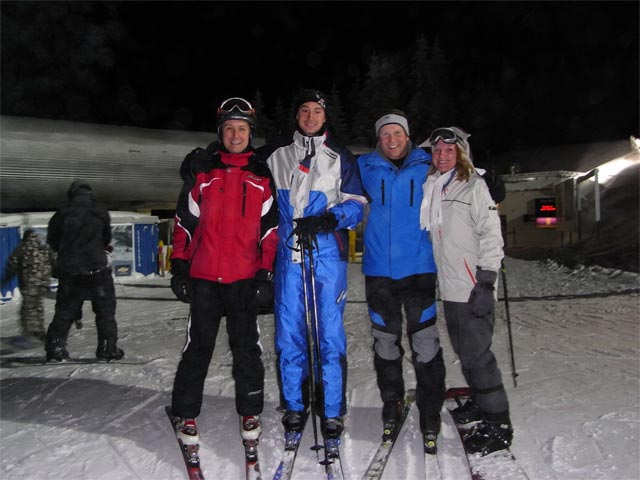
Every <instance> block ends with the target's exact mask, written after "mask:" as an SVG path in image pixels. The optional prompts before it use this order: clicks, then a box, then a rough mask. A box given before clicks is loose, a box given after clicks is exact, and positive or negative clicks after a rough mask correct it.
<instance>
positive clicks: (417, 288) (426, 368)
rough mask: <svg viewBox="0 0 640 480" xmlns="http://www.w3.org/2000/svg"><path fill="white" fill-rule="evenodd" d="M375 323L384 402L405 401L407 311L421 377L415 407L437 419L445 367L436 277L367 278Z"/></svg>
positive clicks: (414, 359)
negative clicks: (439, 327)
mask: <svg viewBox="0 0 640 480" xmlns="http://www.w3.org/2000/svg"><path fill="white" fill-rule="evenodd" d="M365 295H366V299H367V304H368V306H369V315H370V318H371V327H372V328H371V333H372V335H373V350H374V356H373V362H374V366H375V369H376V376H377V381H378V388H379V390H380V397H381V399H382V401H383V402H384V401H387V400H398V399H402V398H403V396H404V393H405V385H404V379H403V376H402V369H403V365H402V358H403V356H404V349H403V348H402V331H403V325H402V324H403V314H402V313H403V309H404V315H405V317H406V322H407V327H406V328H407V337H408V339H409V347H410V348H411V352H412V355H411V362H412V364H413V367H414V369H415V373H416V382H417V387H416V404H417V406H418V409H419V410H420V414H421V415H422V416H430V415H436V414H438V413H439V412H440V409H441V408H442V404H443V403H444V390H445V383H444V381H445V373H446V371H445V366H444V361H443V358H442V349H441V348H440V338H439V335H438V329H437V327H436V318H437V316H436V298H435V297H436V274H435V273H422V274H418V275H411V276H408V277H404V278H401V279H398V280H394V279H391V278H389V277H372V276H367V277H365Z"/></svg>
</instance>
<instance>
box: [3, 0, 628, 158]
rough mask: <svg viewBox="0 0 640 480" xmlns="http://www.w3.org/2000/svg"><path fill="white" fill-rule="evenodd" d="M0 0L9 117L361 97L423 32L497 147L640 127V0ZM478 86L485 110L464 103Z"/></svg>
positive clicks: (175, 116) (144, 120) (208, 120)
mask: <svg viewBox="0 0 640 480" xmlns="http://www.w3.org/2000/svg"><path fill="white" fill-rule="evenodd" d="M353 10H355V12H354V11H353ZM0 13H1V14H2V19H1V21H2V25H1V27H2V30H1V35H2V37H1V41H0V50H1V52H0V53H1V62H2V63H1V81H2V83H1V85H0V88H1V103H0V107H1V111H2V114H5V115H25V116H35V117H43V118H58V119H68V120H77V121H89V122H98V123H110V124H120V125H133V126H140V127H149V128H173V129H185V130H203V131H204V130H211V128H212V124H213V121H214V112H215V108H216V106H217V105H218V104H219V102H220V101H221V100H222V99H224V98H226V97H229V96H245V97H247V98H250V99H253V98H254V96H255V93H256V91H257V90H260V91H261V93H262V95H263V100H264V104H265V107H266V109H267V110H268V109H270V108H273V107H274V104H275V102H276V99H277V98H280V99H281V100H282V101H284V102H289V100H290V98H291V95H292V94H293V92H294V91H295V90H296V89H298V88H299V87H313V88H319V89H322V90H324V91H330V90H331V88H332V86H333V85H335V86H336V87H337V89H338V91H339V92H340V93H341V95H348V93H347V92H350V91H352V90H353V86H354V79H355V78H360V79H361V80H362V79H363V77H364V75H365V74H366V72H367V65H368V60H369V58H370V55H371V54H372V53H377V54H384V53H394V52H401V51H406V50H407V49H411V48H413V47H415V44H416V38H417V36H418V34H420V33H422V34H424V35H425V37H426V38H427V40H428V41H429V42H434V41H435V40H437V41H438V42H439V43H440V45H441V47H442V50H443V51H444V53H445V56H446V59H447V62H448V65H449V69H450V72H449V75H450V81H451V86H452V90H453V92H454V94H455V96H456V98H457V100H458V103H459V105H460V110H461V111H460V121H459V122H457V124H459V125H461V126H463V127H465V128H466V129H467V130H469V131H471V132H472V134H473V132H474V131H482V132H483V135H485V136H486V137H487V138H486V139H485V141H484V144H485V145H486V146H487V148H490V149H491V150H492V151H494V152H500V151H508V150H510V149H524V148H534V147H540V146H550V145H559V144H564V143H584V142H593V141H599V140H620V139H625V138H628V136H629V135H631V134H634V135H638V133H639V132H638V130H639V113H638V112H639V95H638V90H639V87H638V86H639V84H640V80H639V56H640V55H639V48H638V45H639V18H640V17H639V2H637V1H633V2H616V1H611V2H606V3H605V2H446V3H443V2H400V1H397V2H309V3H308V2H11V1H2V2H1V3H0ZM506 83H508V84H509V85H511V87H510V88H511V93H510V94H509V96H507V95H506V94H504V92H503V91H501V88H503V86H504V85H505V84H506ZM514 88H515V90H514ZM514 91H515V92H516V93H517V94H516V95H515V96H514V93H513V92H514ZM478 92H482V93H483V94H486V97H487V102H486V105H485V106H484V107H483V108H484V111H477V110H476V111H470V110H468V109H465V102H466V100H467V99H469V98H472V96H474V95H475V96H477V95H478ZM469 103H471V102H469ZM514 103H517V104H518V105H517V110H518V112H520V113H519V114H518V115H519V116H518V117H517V118H516V115H515V113H514V111H515V110H516V109H515V105H514ZM404 107H405V106H403V105H398V108H401V109H404ZM476 109H477V107H476ZM522 112H524V114H523V113H522ZM505 126H509V128H508V133H505ZM425 133H426V132H425ZM418 136H424V135H418ZM414 138H415V136H414ZM417 140H419V138H417Z"/></svg>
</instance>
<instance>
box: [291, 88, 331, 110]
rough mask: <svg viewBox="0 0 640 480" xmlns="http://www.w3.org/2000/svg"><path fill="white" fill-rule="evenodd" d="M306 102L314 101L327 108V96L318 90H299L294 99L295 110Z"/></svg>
mask: <svg viewBox="0 0 640 480" xmlns="http://www.w3.org/2000/svg"><path fill="white" fill-rule="evenodd" d="M307 102H316V103H317V104H319V105H320V106H321V107H322V108H324V109H325V110H326V109H327V97H326V95H325V94H324V93H322V92H321V91H319V90H311V89H307V90H303V91H302V92H300V93H299V94H298V96H297V97H296V100H295V108H296V112H297V111H298V109H299V108H300V105H302V104H304V103H307Z"/></svg>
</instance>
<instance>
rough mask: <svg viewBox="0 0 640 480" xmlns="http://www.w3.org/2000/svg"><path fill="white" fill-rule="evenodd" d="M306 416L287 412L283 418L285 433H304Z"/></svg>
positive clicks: (293, 411) (302, 413)
mask: <svg viewBox="0 0 640 480" xmlns="http://www.w3.org/2000/svg"><path fill="white" fill-rule="evenodd" d="M304 424H305V414H304V412H296V411H295V410H287V411H286V412H285V414H284V415H283V416H282V425H284V430H285V432H302V430H304Z"/></svg>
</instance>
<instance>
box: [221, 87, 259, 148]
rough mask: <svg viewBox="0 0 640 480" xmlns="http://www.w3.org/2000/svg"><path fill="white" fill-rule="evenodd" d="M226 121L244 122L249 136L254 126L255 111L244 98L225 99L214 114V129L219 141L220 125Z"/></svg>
mask: <svg viewBox="0 0 640 480" xmlns="http://www.w3.org/2000/svg"><path fill="white" fill-rule="evenodd" d="M227 120H244V121H245V122H247V123H248V124H249V127H250V128H251V134H253V130H254V128H255V126H256V110H255V108H253V106H252V105H251V103H249V102H248V101H247V100H245V99H244V98H240V97H231V98H227V99H226V100H225V101H223V102H222V103H221V104H220V106H219V107H218V111H217V112H216V128H217V130H218V138H219V139H222V124H223V123H224V122H226V121H227Z"/></svg>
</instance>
